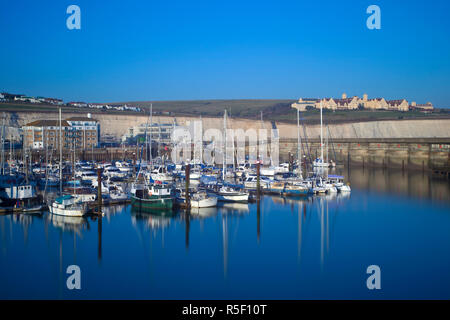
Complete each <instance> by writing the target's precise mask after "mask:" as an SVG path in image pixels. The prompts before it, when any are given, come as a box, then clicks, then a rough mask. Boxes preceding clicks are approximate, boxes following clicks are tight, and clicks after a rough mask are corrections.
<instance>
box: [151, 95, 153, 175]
mask: <svg viewBox="0 0 450 320" xmlns="http://www.w3.org/2000/svg"><path fill="white" fill-rule="evenodd" d="M152 128H153V103H150V171H151V170H152V169H153V157H152Z"/></svg>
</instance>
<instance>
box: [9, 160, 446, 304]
mask: <svg viewBox="0 0 450 320" xmlns="http://www.w3.org/2000/svg"><path fill="white" fill-rule="evenodd" d="M349 182H350V183H351V186H352V190H353V191H352V193H337V194H328V195H321V196H314V197H297V198H296V197H281V196H262V197H261V200H260V201H258V202H256V203H250V204H242V203H224V204H220V205H219V206H218V207H217V208H201V209H194V208H192V209H191V210H190V212H186V211H184V210H180V211H173V212H172V211H170V212H163V213H161V212H155V213H143V212H136V211H133V210H131V208H130V206H129V205H121V206H111V207H104V208H103V212H104V213H105V216H104V217H103V218H102V217H97V216H89V217H86V218H79V217H63V216H56V215H50V214H48V213H44V214H42V215H23V214H22V215H20V214H9V215H5V216H0V233H1V235H0V239H1V250H2V259H1V261H0V280H2V281H4V280H5V276H4V274H6V273H5V271H6V270H14V267H15V266H17V261H21V264H23V265H30V264H33V263H34V264H37V265H40V268H41V269H44V270H45V269H51V267H53V269H52V270H53V273H52V275H51V276H52V277H54V278H55V279H56V278H57V282H58V285H59V287H58V291H57V293H56V294H55V296H57V297H63V296H64V294H65V291H64V290H65V282H64V279H65V268H66V267H67V264H68V263H69V264H73V263H75V264H77V263H80V264H83V266H88V267H89V268H90V270H93V271H92V272H93V273H95V272H98V273H99V274H101V273H102V272H104V271H106V270H109V271H110V272H111V273H113V274H114V273H115V272H116V271H117V270H123V269H122V268H132V266H135V265H136V264H139V263H143V261H142V260H141V259H142V258H143V257H144V258H145V260H144V261H150V262H148V263H151V268H143V271H142V272H140V273H139V277H147V278H152V280H153V281H154V283H157V286H158V288H161V287H164V285H165V284H164V283H163V279H161V280H159V279H155V278H154V274H158V275H159V276H161V277H162V278H164V279H165V281H167V277H164V275H165V273H164V271H165V270H166V269H164V270H161V268H171V267H170V265H171V264H173V259H176V260H177V261H178V260H179V261H180V264H182V263H183V265H185V266H186V269H185V270H181V271H180V270H178V269H177V270H178V272H179V273H181V274H182V275H183V276H184V277H185V278H183V279H188V278H192V279H196V280H197V281H198V283H201V284H199V285H198V286H199V288H204V290H205V292H207V291H208V285H210V283H214V285H215V286H220V285H221V283H222V282H221V281H223V283H224V284H223V287H220V289H222V290H231V289H229V288H228V287H227V286H226V284H227V283H233V285H234V286H239V284H237V282H233V281H237V280H236V279H240V281H241V282H242V283H246V280H247V279H253V276H255V277H256V275H259V276H264V275H267V274H274V273H276V274H277V275H276V277H275V278H274V279H281V280H279V282H281V283H283V284H284V286H285V288H290V289H291V290H292V296H289V297H297V296H296V293H297V292H298V291H299V290H306V291H307V289H308V287H307V285H305V286H304V289H301V288H302V285H301V283H299V282H298V281H299V280H298V278H299V277H300V278H301V277H302V275H306V277H308V276H309V277H316V278H317V277H319V276H318V275H316V272H317V273H318V274H319V275H320V276H324V277H325V275H327V274H328V273H329V272H330V270H332V269H333V268H336V261H339V262H342V261H348V260H345V259H349V257H348V255H352V257H351V259H353V260H358V259H359V256H358V255H357V254H353V252H357V253H359V254H360V255H362V254H361V252H359V251H358V250H359V247H358V246H359V243H358V242H359V241H363V240H360V239H364V233H370V235H371V237H378V236H377V233H374V234H371V232H374V231H373V229H371V227H370V225H371V224H372V223H374V222H377V223H380V225H382V223H384V222H379V221H377V220H376V219H380V218H378V217H379V216H380V215H381V214H382V213H383V211H382V210H385V208H386V207H389V206H390V205H397V207H396V212H395V214H396V215H395V216H393V218H394V217H395V218H396V219H392V220H390V224H391V225H389V226H388V227H389V228H390V229H391V232H392V230H396V231H397V230H399V232H400V233H401V232H403V231H402V230H407V231H408V232H412V231H410V230H415V231H416V233H417V232H422V230H428V229H430V230H434V229H435V228H439V227H442V226H449V227H450V224H448V223H447V220H445V219H446V216H447V215H444V214H439V215H438V216H439V217H440V219H444V220H443V221H441V220H438V219H437V218H436V220H434V221H433V223H434V224H432V225H428V226H427V227H428V229H427V228H414V225H409V223H411V222H410V220H409V219H408V218H409V217H408V216H406V215H407V214H408V213H409V212H413V210H414V209H415V208H414V207H412V208H408V210H409V211H408V210H407V209H406V208H405V206H406V205H408V202H409V201H415V200H417V199H424V200H427V201H428V202H427V201H424V202H423V203H424V206H425V207H426V208H428V207H430V208H431V207H433V206H432V205H431V204H432V203H435V202H437V201H439V205H438V206H434V207H433V210H435V211H436V210H438V212H439V213H441V212H440V211H439V210H441V211H442V212H444V213H445V210H442V208H447V207H446V206H447V203H446V202H445V201H449V200H450V198H449V196H450V190H449V184H448V181H446V180H435V179H433V178H431V177H429V176H428V175H424V174H422V173H421V172H402V171H389V170H383V169H367V168H365V169H363V168H360V169H352V171H351V174H350V177H349ZM378 202H382V203H383V205H384V206H385V207H383V206H381V207H380V208H381V209H380V208H371V207H370V205H367V204H368V203H369V204H372V206H376V205H378ZM404 208H405V209H404ZM436 208H437V209H436ZM403 211H404V212H403ZM425 212H427V211H426V210H423V208H421V210H420V211H419V212H418V213H415V215H416V217H417V216H420V215H421V214H424V213H425ZM400 214H401V216H400ZM427 214H428V212H427ZM413 218H414V215H413ZM428 218H429V214H428V215H427V219H428ZM364 219H367V220H364ZM427 219H425V218H423V220H420V221H421V222H420V223H426V222H427V221H428V220H427ZM95 223H96V224H97V228H95ZM441 224H442V225H441ZM91 226H92V227H91ZM383 226H384V225H383ZM405 226H406V227H405ZM359 228H361V231H360V229H359ZM364 228H365V229H364ZM255 229H256V230H255ZM355 230H358V232H356V234H357V235H358V237H360V238H357V239H355V241H354V242H350V241H348V239H347V238H350V237H351V236H354V235H355ZM388 230H389V229H388ZM417 230H419V231H417ZM421 236H422V234H417V235H415V234H413V233H411V235H410V233H408V236H407V237H406V236H404V234H403V235H402V237H400V235H399V236H398V239H397V242H399V241H402V240H401V239H403V238H405V237H406V238H408V239H409V240H412V241H414V239H416V238H417V239H419V238H420V239H422V241H424V242H423V243H422V244H421V246H423V247H426V246H428V247H430V248H431V247H432V248H433V250H434V251H437V250H438V249H436V248H441V249H442V250H441V251H442V252H445V250H446V248H447V243H448V242H446V241H445V239H446V238H445V237H444V236H442V237H443V238H439V240H440V241H434V242H431V240H430V242H427V239H426V238H425V237H421ZM431 237H435V235H434V234H431ZM149 238H150V239H149ZM255 238H256V239H255ZM22 239H23V241H22ZM117 239H120V241H121V242H123V245H122V246H117V247H114V248H115V249H114V250H113V251H109V250H107V249H104V248H108V247H111V246H112V245H115V241H118V240H117ZM423 239H424V240H423ZM19 240H20V241H19ZM367 241H368V242H367ZM373 241H375V240H372V239H370V240H367V239H366V243H365V245H369V246H370V244H371V242H373ZM380 241H381V240H380V239H378V243H377V245H380V247H381V248H383V249H380V251H382V252H383V254H386V255H388V254H389V250H390V248H391V247H392V246H395V245H397V244H396V243H382V242H380ZM39 242H43V243H44V244H45V245H39ZM149 243H150V248H149ZM155 244H157V245H155ZM411 246H412V245H411ZM412 247H415V248H420V246H418V245H417V243H414V246H412ZM81 248H83V250H81ZM85 250H90V252H91V254H89V255H88V254H85ZM373 250H374V248H372V251H373ZM402 250H406V249H405V248H398V249H397V250H396V251H395V252H396V254H398V252H402ZM439 250H440V249H439ZM77 251H79V252H77ZM17 252H20V253H17ZM112 252H113V253H112ZM349 252H352V254H350V253H349ZM447 252H448V251H447ZM78 253H80V254H78ZM19 254H20V256H19V257H17V256H16V255H19ZM94 254H95V255H94ZM40 256H43V257H45V256H49V257H51V258H52V259H53V260H52V259H48V260H45V259H38V258H39V257H40ZM95 256H96V257H95ZM121 257H127V259H123V260H128V259H129V261H125V262H122V263H123V265H121V266H120V267H116V265H115V264H112V263H105V261H112V260H113V261H115V260H114V259H119V260H120V259H121ZM395 258H396V257H395V256H392V257H390V259H388V258H386V261H391V260H392V261H394V260H395ZM361 259H362V258H361ZM444 260H445V259H444ZM49 261H52V262H49ZM427 261H429V260H427ZM364 262H365V261H364ZM116 263H117V262H116ZM333 263H334V265H333ZM361 263H362V262H361ZM386 263H387V262H386ZM46 264H49V266H47V265H46ZM278 264H279V265H278ZM391 267H392V266H391ZM116 268H117V269H116ZM280 268H281V269H282V270H283V272H281V273H280V272H279V270H280ZM436 268H438V267H436ZM149 269H151V270H150V271H149ZM203 269H204V270H205V271H207V272H206V273H205V274H206V275H205V274H202V273H201V272H200V271H199V270H203ZM133 270H135V268H134V267H133ZM252 270H260V271H252ZM156 271H158V272H156ZM171 271H173V270H171ZM167 272H169V271H167ZM214 272H218V273H219V275H216V274H215V273H214ZM417 272H418V271H417ZM298 273H300V274H301V276H299V275H298ZM2 274H3V276H2ZM152 274H153V275H152ZM172 276H173V274H172ZM215 276H217V277H218V278H220V279H219V280H220V281H219V280H218V279H217V278H214V277H215ZM121 277H124V278H127V277H129V278H130V280H133V279H134V277H138V276H137V275H134V274H133V273H129V274H123V275H121ZM180 277H181V276H180ZM202 277H205V278H202ZM208 277H211V278H208ZM285 277H286V278H285ZM355 277H356V276H355ZM287 278H289V281H288V280H287ZM13 279H14V283H17V285H18V286H19V287H21V288H22V289H23V292H25V293H23V294H24V295H26V292H29V290H26V289H27V285H28V284H27V283H25V282H24V283H21V282H20V274H13ZM205 279H206V280H205ZM134 280H135V279H134ZM11 281H12V280H11ZM55 281H56V280H55ZM158 281H161V282H158ZM186 281H188V280H186ZM255 281H256V280H255ZM283 281H284V282H283ZM304 281H306V280H304ZM138 282H139V281H135V283H138ZM266 282H267V283H271V285H272V287H274V288H278V287H277V285H276V284H273V283H274V282H272V281H271V280H267V281H266ZM305 283H307V281H306V282H305ZM178 284H179V282H178ZM178 284H177V282H176V281H173V282H170V283H169V286H170V287H171V288H172V289H173V291H174V292H176V291H177V290H181V291H182V292H183V293H184V295H183V297H184V298H190V296H189V292H190V291H189V290H193V289H192V288H191V289H186V288H185V287H183V286H181V287H177V285H178ZM294 285H295V287H294ZM291 286H292V288H291ZM55 288H56V287H55ZM293 288H295V289H293ZM209 289H211V288H209ZM238 289H242V290H250V289H248V288H245V287H242V288H238ZM36 290H37V289H36ZM36 290H35V291H34V292H39V290H46V289H45V288H43V289H39V290H37V291H36ZM86 290H89V289H86ZM98 290H100V289H98ZM98 290H97V292H98ZM105 290H106V288H105ZM129 290H130V296H139V294H137V295H134V291H133V290H137V291H139V290H142V291H141V292H140V293H142V294H143V295H142V297H144V296H145V297H147V296H146V295H145V294H146V293H148V291H146V290H148V288H140V289H139V288H136V287H130V289H129ZM183 290H186V291H183ZM255 290H256V289H255ZM260 290H264V289H260ZM100 291H101V290H100ZM202 292H203V291H202ZM229 292H234V291H229ZM246 292H247V293H248V294H250V293H251V292H250V291H246ZM270 292H275V291H267V296H266V297H268V298H270V297H272V298H277V296H274V295H272V296H271V295H270ZM254 294H258V292H257V291H255V292H254ZM50 296H51V295H50ZM88 296H89V294H88ZM0 297H8V292H7V291H5V290H2V289H0ZM27 297H28V296H27ZM152 297H153V296H152ZM154 297H156V298H157V297H159V296H157V293H155V296H154ZM168 297H170V295H169V296H168ZM213 297H216V296H213ZM217 297H220V295H217ZM37 298H39V297H38V296H37ZM93 298H101V297H98V296H93Z"/></svg>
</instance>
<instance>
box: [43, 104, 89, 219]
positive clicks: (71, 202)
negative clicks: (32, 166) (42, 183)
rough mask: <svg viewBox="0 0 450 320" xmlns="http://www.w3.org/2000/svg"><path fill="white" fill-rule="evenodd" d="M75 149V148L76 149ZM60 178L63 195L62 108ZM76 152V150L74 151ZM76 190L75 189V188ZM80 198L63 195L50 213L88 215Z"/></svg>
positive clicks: (54, 203) (49, 207)
mask: <svg viewBox="0 0 450 320" xmlns="http://www.w3.org/2000/svg"><path fill="white" fill-rule="evenodd" d="M74 148H75V147H74ZM59 150H60V152H59V164H60V166H59V176H60V186H59V190H60V194H62V165H61V164H62V129H61V108H59ZM74 150H75V149H74ZM74 190H75V188H74ZM78 201H79V200H78V198H77V197H76V196H74V195H61V196H60V197H58V198H56V199H55V201H53V203H52V204H51V205H49V206H48V209H49V211H50V213H52V214H57V215H62V216H70V217H81V216H83V215H85V214H86V213H87V210H88V207H87V205H86V203H83V202H82V203H80V202H78Z"/></svg>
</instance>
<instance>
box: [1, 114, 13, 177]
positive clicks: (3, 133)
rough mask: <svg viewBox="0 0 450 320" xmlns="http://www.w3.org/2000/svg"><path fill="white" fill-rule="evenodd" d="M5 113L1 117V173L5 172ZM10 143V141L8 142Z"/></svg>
mask: <svg viewBox="0 0 450 320" xmlns="http://www.w3.org/2000/svg"><path fill="white" fill-rule="evenodd" d="M4 137H5V113H3V119H2V175H4V174H5V138H4ZM9 143H11V141H10V142H9Z"/></svg>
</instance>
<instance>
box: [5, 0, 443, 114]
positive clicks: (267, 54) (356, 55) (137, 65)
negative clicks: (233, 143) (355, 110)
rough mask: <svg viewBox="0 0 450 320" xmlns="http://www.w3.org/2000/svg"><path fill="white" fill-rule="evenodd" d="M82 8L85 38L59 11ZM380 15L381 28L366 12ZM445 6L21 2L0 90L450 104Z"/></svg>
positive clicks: (109, 96)
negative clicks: (373, 9)
mask: <svg viewBox="0 0 450 320" xmlns="http://www.w3.org/2000/svg"><path fill="white" fill-rule="evenodd" d="M71 4H76V5H78V6H79V7H80V8H81V30H68V29H67V28H66V19H67V17H68V16H69V15H68V14H66V8H67V7H68V6H69V5H71ZM371 4H376V5H378V6H379V7H380V8H381V30H369V29H367V27H366V19H367V17H368V16H369V15H368V14H366V8H367V7H368V6H369V5H371ZM449 16H450V1H447V0H442V1H440V0H433V1H423V0H415V1H414V0H410V1H406V0H405V1H401V0H395V1H394V0H389V1H374V0H373V1H372V0H371V1H335V0H323V1H320V0H316V1H301V0H296V1H283V0H278V1H261V0H259V1H253V0H252V1H246V0H240V1H235V0H229V1H215V0H207V1H195V0H193V1H178V0H174V1H135V0H128V1H123V0H121V1H115V0H110V1H96V0H71V1H65V0H59V1H50V0H40V1H35V0H21V1H4V2H3V3H2V5H1V6H0V31H1V33H0V34H1V37H0V39H1V40H0V43H1V50H0V90H1V91H6V92H12V93H25V94H29V95H43V96H53V97H59V98H63V99H64V100H66V101H70V100H82V101H91V102H100V101H130V100H183V99H241V98H286V99H297V98H298V97H324V96H327V97H328V96H332V97H336V96H340V95H341V93H342V92H346V93H347V94H348V95H359V96H361V95H362V94H363V93H367V94H368V95H369V97H378V96H382V97H386V98H390V99H394V98H402V97H404V98H406V99H408V100H409V101H417V102H422V103H424V102H427V101H431V102H433V103H434V104H435V106H437V107H444V106H450V19H449Z"/></svg>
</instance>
